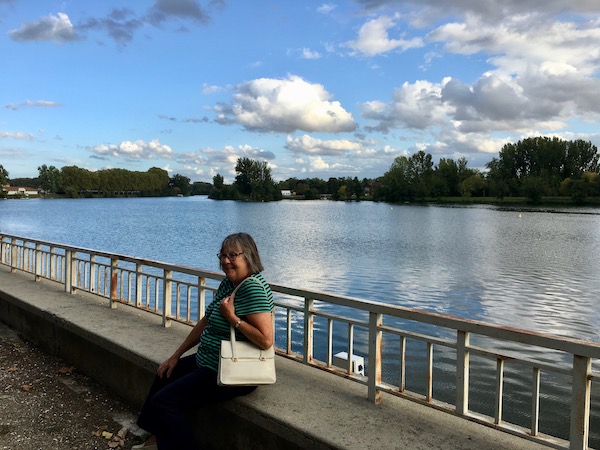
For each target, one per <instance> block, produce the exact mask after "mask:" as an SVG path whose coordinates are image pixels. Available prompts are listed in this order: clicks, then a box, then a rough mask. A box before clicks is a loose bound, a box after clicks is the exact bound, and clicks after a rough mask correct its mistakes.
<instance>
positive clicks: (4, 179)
mask: <svg viewBox="0 0 600 450" xmlns="http://www.w3.org/2000/svg"><path fill="white" fill-rule="evenodd" d="M6 184H8V170H6V169H5V168H4V166H3V165H2V164H0V187H2V186H4V185H6Z"/></svg>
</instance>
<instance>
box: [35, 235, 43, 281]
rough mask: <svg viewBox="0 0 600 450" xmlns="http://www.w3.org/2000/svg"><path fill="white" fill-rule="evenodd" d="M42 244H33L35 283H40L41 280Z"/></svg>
mask: <svg viewBox="0 0 600 450" xmlns="http://www.w3.org/2000/svg"><path fill="white" fill-rule="evenodd" d="M42 256H43V253H42V244H41V243H39V242H38V243H37V244H35V281H40V279H41V278H42Z"/></svg>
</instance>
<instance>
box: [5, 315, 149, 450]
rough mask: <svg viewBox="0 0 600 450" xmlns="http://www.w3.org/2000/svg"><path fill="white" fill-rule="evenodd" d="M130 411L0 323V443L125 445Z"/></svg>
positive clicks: (56, 449) (22, 449)
mask: <svg viewBox="0 0 600 450" xmlns="http://www.w3.org/2000/svg"><path fill="white" fill-rule="evenodd" d="M136 414H137V411H133V410H132V409H131V408H129V407H128V406H127V405H126V404H124V403H123V402H121V401H120V400H119V399H118V398H117V397H115V396H114V395H112V394H111V393H110V392H109V391H108V390H107V389H106V388H104V387H103V386H101V385H100V384H98V383H96V382H94V381H93V380H92V379H90V378H89V377H87V376H85V375H83V374H81V373H79V372H78V371H77V368H76V367H72V366H70V365H68V364H67V363H65V362H64V361H62V360H61V359H59V358H56V357H53V356H50V355H48V354H46V353H44V352H43V351H41V350H40V349H39V348H37V347H36V346H34V345H33V344H32V343H30V342H27V341H26V340H24V339H23V338H21V337H20V336H18V335H17V334H16V333H15V332H14V331H12V330H11V329H9V328H7V327H6V326H5V325H3V324H1V323H0V449H1V450H9V449H10V450H41V449H52V450H94V449H98V450H104V449H119V450H120V449H129V448H131V446H132V445H133V444H137V443H138V442H140V441H141V440H142V439H141V437H140V435H141V434H142V432H141V430H140V429H139V428H138V427H137V426H135V424H134V422H135V419H136Z"/></svg>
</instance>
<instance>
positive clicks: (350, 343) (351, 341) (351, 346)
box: [347, 323, 354, 375]
mask: <svg viewBox="0 0 600 450" xmlns="http://www.w3.org/2000/svg"><path fill="white" fill-rule="evenodd" d="M353 356H354V324H353V323H348V366H347V369H348V373H349V374H350V375H352V373H353V370H352V363H353V362H354V361H353Z"/></svg>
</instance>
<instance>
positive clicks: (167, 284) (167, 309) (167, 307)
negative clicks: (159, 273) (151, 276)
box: [162, 269, 173, 328]
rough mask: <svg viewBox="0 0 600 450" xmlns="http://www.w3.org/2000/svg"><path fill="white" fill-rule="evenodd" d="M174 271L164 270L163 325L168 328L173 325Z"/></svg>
mask: <svg viewBox="0 0 600 450" xmlns="http://www.w3.org/2000/svg"><path fill="white" fill-rule="evenodd" d="M172 277H173V271H171V270H166V269H165V270H164V278H163V312H162V317H163V321H162V324H163V327H165V328H168V327H170V326H171V317H170V314H171V299H172V292H171V291H172V283H173V282H172V281H171V279H172Z"/></svg>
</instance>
